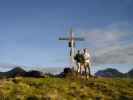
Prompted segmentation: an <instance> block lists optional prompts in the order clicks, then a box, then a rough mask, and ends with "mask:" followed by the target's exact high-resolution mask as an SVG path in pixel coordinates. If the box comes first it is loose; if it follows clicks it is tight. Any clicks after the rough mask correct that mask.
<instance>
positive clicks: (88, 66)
mask: <svg viewBox="0 0 133 100" xmlns="http://www.w3.org/2000/svg"><path fill="white" fill-rule="evenodd" d="M87 68H88V73H89V76H91V70H90V63H88V64H87Z"/></svg>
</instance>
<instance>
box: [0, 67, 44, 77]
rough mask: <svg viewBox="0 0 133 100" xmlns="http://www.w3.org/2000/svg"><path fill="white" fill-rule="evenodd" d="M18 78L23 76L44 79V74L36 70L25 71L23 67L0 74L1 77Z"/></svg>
mask: <svg viewBox="0 0 133 100" xmlns="http://www.w3.org/2000/svg"><path fill="white" fill-rule="evenodd" d="M16 76H23V77H42V76H43V73H42V72H40V71H36V70H31V71H25V70H24V69H22V68H21V67H16V68H13V69H12V70H10V71H7V72H0V77H1V78H2V77H16Z"/></svg>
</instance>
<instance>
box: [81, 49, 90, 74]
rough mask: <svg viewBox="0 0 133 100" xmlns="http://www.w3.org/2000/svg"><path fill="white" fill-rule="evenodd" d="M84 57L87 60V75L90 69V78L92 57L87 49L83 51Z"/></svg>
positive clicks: (85, 65)
mask: <svg viewBox="0 0 133 100" xmlns="http://www.w3.org/2000/svg"><path fill="white" fill-rule="evenodd" d="M83 55H84V59H85V62H84V68H85V74H86V75H87V69H88V73H89V76H91V71H90V66H91V57H90V54H89V52H88V51H87V49H86V48H85V49H83Z"/></svg>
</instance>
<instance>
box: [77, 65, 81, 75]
mask: <svg viewBox="0 0 133 100" xmlns="http://www.w3.org/2000/svg"><path fill="white" fill-rule="evenodd" d="M77 65H78V69H77V70H78V73H79V72H80V63H77Z"/></svg>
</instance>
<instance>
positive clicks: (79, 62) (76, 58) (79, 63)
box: [74, 50, 81, 72]
mask: <svg viewBox="0 0 133 100" xmlns="http://www.w3.org/2000/svg"><path fill="white" fill-rule="evenodd" d="M74 60H75V61H76V65H77V72H80V71H81V67H80V66H81V54H80V50H78V51H77V54H76V55H75V56H74Z"/></svg>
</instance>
